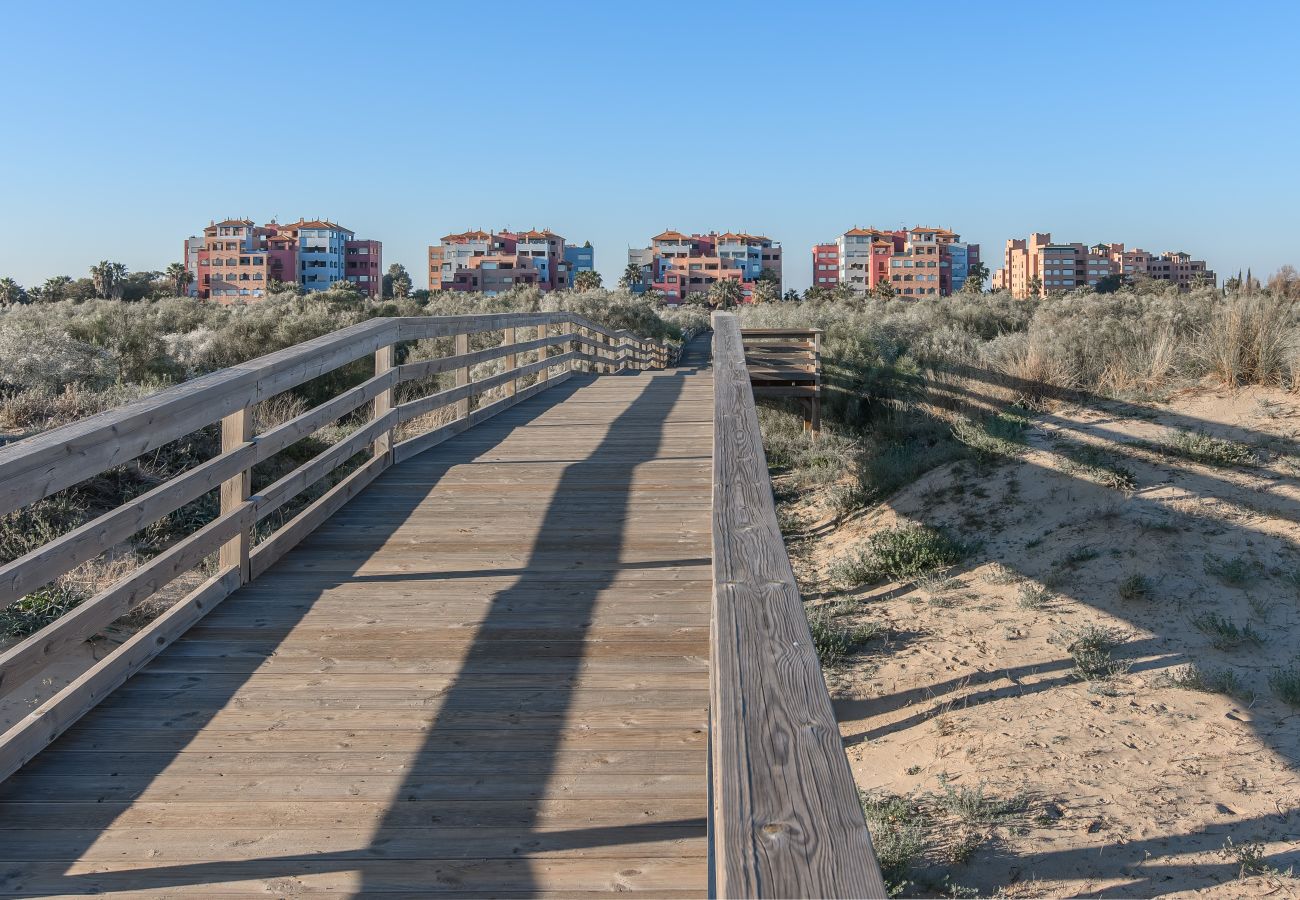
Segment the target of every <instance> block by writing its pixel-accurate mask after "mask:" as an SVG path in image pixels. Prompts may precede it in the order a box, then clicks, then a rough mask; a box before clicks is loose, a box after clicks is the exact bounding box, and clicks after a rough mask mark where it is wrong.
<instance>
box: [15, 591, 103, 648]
mask: <svg viewBox="0 0 1300 900" xmlns="http://www.w3.org/2000/svg"><path fill="white" fill-rule="evenodd" d="M85 599H86V596H85V594H83V593H81V592H80V591H77V590H74V589H72V588H69V587H64V586H62V585H59V584H53V585H50V586H49V587H45V588H42V589H41V590H39V591H34V592H32V593H30V594H28V595H27V596H26V597H23V598H22V599H21V600H19V601H18V602H16V603H13V604H11V605H10V606H7V607H5V608H4V609H0V635H3V636H4V637H11V638H25V637H27V636H28V635H31V634H35V633H36V632H38V631H40V630H41V629H42V628H44V627H45V626H46V625H49V624H50V623H51V622H53V621H54V620H55V619H58V618H59V617H61V616H62V615H63V614H64V613H66V612H68V611H69V610H71V609H73V608H74V607H76V606H78V605H79V604H80V603H81V602H82V601H83V600H85Z"/></svg>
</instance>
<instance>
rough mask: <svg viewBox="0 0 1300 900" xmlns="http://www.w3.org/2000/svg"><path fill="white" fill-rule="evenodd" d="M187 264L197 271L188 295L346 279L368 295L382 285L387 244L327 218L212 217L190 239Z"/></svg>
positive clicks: (228, 299)
mask: <svg viewBox="0 0 1300 900" xmlns="http://www.w3.org/2000/svg"><path fill="white" fill-rule="evenodd" d="M185 265H186V267H187V268H188V269H189V270H190V273H191V274H192V275H193V276H194V278H193V281H192V282H191V284H190V286H189V292H190V295H191V296H193V297H197V298H199V299H201V300H209V299H210V300H216V301H218V302H220V303H237V302H240V301H251V300H259V299H261V298H262V297H265V296H266V294H267V293H268V291H269V290H270V286H271V283H272V282H283V283H286V284H297V285H300V286H302V287H303V288H306V289H307V290H309V291H323V290H326V289H327V288H329V287H330V286H331V285H333V284H334V283H335V282H339V281H348V282H351V283H352V284H353V285H354V286H356V288H357V289H358V290H360V291H361V292H362V293H363V294H367V295H368V296H370V297H378V296H379V294H380V291H381V289H382V287H383V245H382V244H381V243H380V242H379V241H372V240H358V239H357V237H356V235H355V234H353V233H352V232H351V231H349V230H348V229H346V228H344V227H343V226H341V225H338V224H336V223H334V222H329V221H323V220H312V221H308V220H305V219H300V220H299V221H297V222H293V223H291V224H288V225H281V224H279V223H277V222H274V221H272V222H270V223H268V224H266V225H257V224H255V223H254V222H253V220H252V219H226V220H224V221H221V222H213V223H212V224H210V225H209V226H208V227H207V228H205V229H203V237H201V238H198V237H191V238H187V239H186V241H185Z"/></svg>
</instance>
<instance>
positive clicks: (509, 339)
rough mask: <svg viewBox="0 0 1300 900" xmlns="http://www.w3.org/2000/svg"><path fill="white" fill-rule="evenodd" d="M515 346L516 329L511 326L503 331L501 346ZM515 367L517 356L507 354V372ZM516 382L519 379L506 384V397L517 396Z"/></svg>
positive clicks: (512, 379) (513, 379)
mask: <svg viewBox="0 0 1300 900" xmlns="http://www.w3.org/2000/svg"><path fill="white" fill-rule="evenodd" d="M514 345H515V329H514V326H513V325H512V326H510V327H509V328H506V329H503V331H502V336H501V346H503V347H513V346H514ZM545 349H546V348H545V347H543V348H542V350H543V351H545ZM514 367H515V354H513V353H507V354H506V371H507V372H509V371H510V370H511V369H513V368H514ZM516 381H517V379H515V378H511V379H510V380H509V381H507V382H506V384H505V388H506V396H507V397H513V396H514V395H515V383H516Z"/></svg>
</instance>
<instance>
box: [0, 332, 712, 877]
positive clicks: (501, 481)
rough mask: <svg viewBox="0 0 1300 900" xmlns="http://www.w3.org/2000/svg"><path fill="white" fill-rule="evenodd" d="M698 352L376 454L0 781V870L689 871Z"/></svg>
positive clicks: (706, 551) (696, 781) (700, 571)
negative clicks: (338, 505) (245, 579)
mask: <svg viewBox="0 0 1300 900" xmlns="http://www.w3.org/2000/svg"><path fill="white" fill-rule="evenodd" d="M695 352H696V353H697V354H699V353H700V352H701V350H700V349H697V350H696V351H695ZM699 362H701V360H700V359H699V358H698V357H697V358H694V359H692V358H691V357H690V355H688V357H687V358H686V359H684V360H683V366H682V367H681V368H679V369H669V370H665V371H649V372H640V373H625V374H622V375H618V376H607V377H600V378H596V377H593V376H584V375H575V376H573V377H572V378H570V379H569V380H568V381H566V382H564V383H563V384H560V385H558V386H556V387H553V388H551V389H550V390H548V391H546V392H544V393H541V394H539V395H537V396H535V397H532V398H530V399H528V400H525V401H523V402H522V403H520V404H518V405H516V406H514V407H512V408H511V409H509V410H506V411H505V412H502V413H500V414H499V415H497V416H496V417H494V418H492V419H490V420H488V421H486V422H484V423H482V424H480V425H478V426H477V427H475V428H473V429H471V430H469V431H466V432H465V433H463V434H461V435H459V436H457V437H455V438H453V439H451V440H449V441H447V442H446V443H444V444H441V445H440V446H438V447H435V448H433V449H432V450H429V451H426V452H424V453H422V454H421V455H419V456H416V457H414V458H412V459H409V460H407V461H405V462H402V463H401V464H399V465H396V466H394V467H393V468H391V469H389V470H387V471H386V472H384V473H383V474H382V475H380V476H379V478H378V479H376V480H375V481H374V482H373V483H372V484H371V485H370V487H368V488H367V489H366V490H365V491H364V492H363V493H362V494H360V495H359V496H358V497H356V498H355V499H354V500H352V501H351V502H350V503H349V504H348V505H347V506H346V507H344V508H343V509H342V510H340V511H339V512H338V513H336V514H335V515H334V516H332V517H331V518H330V519H329V520H328V521H327V522H326V523H325V524H324V525H323V526H322V527H321V528H320V529H319V530H317V531H316V532H315V533H314V534H313V535H311V536H310V537H309V538H308V539H306V540H305V541H304V542H303V543H302V544H300V545H299V546H298V547H297V548H296V549H295V550H293V551H291V552H290V553H289V554H288V555H287V556H285V557H284V558H283V559H282V560H280V561H279V562H278V563H276V564H275V565H274V566H273V567H272V568H271V569H270V570H269V571H268V572H266V573H265V574H263V575H261V576H260V577H259V578H257V579H256V580H255V581H254V582H252V583H250V584H248V585H246V586H244V587H243V588H241V589H239V590H238V591H237V592H236V593H234V594H233V595H231V596H230V597H229V598H228V599H227V600H225V601H224V602H223V603H222V604H221V605H220V606H219V607H217V608H216V609H215V610H214V611H213V612H212V613H210V614H209V615H207V616H206V617H205V618H203V619H202V620H201V621H200V622H199V623H198V624H197V625H195V626H194V627H193V628H192V629H190V630H189V631H188V632H186V633H185V635H184V636H183V637H182V638H181V639H179V640H178V641H177V642H176V643H175V644H174V645H173V646H172V647H171V648H169V649H168V650H166V651H165V652H164V653H163V654H162V655H160V656H158V657H157V658H156V659H155V660H154V661H153V662H151V663H150V664H148V666H147V667H146V668H145V669H144V670H143V671H141V672H140V673H139V674H137V675H136V676H135V677H133V678H132V679H131V680H130V681H128V682H127V683H126V684H125V685H124V686H123V687H121V688H119V689H118V690H116V691H115V692H113V693H112V694H111V695H110V696H108V697H107V698H106V699H104V700H103V701H102V702H101V703H100V704H99V705H98V706H97V707H96V708H95V709H93V710H92V711H91V712H90V713H88V714H87V715H86V716H85V717H84V718H83V719H82V720H81V721H80V722H78V723H77V724H76V725H74V726H73V727H72V728H71V729H70V730H69V731H68V732H67V733H66V734H64V735H63V736H62V737H61V738H59V739H58V740H57V741H55V742H54V743H53V744H52V745H51V746H50V747H49V748H48V749H47V750H45V751H44V752H42V753H40V754H39V755H38V756H37V757H36V758H35V759H34V760H33V761H32V762H30V763H29V764H28V765H27V766H26V767H25V768H23V769H22V770H21V771H19V772H18V773H17V774H16V775H14V776H12V777H10V778H9V779H8V780H6V781H4V782H2V783H0V894H3V895H18V896H25V897H31V896H51V895H59V894H81V893H101V892H118V891H120V892H123V893H125V892H129V891H135V892H139V893H141V894H142V895H148V896H160V895H169V894H175V893H187V892H198V893H202V894H204V895H208V896H221V895H227V896H246V895H248V894H252V893H256V894H263V895H266V894H270V895H273V896H284V895H289V894H295V893H299V892H308V891H332V892H340V893H346V894H351V895H357V894H386V893H394V892H397V893H400V892H410V893H414V894H420V895H425V896H427V895H430V894H436V895H440V896H441V895H448V896H453V895H457V896H458V895H491V896H496V897H509V896H532V895H537V894H545V893H548V892H550V893H554V894H557V895H564V896H576V895H582V894H584V893H587V892H606V891H611V890H635V891H645V892H648V893H650V894H653V895H654V896H692V897H694V896H700V895H702V894H704V893H705V892H706V890H707V877H708V875H707V861H706V818H707V800H706V797H707V790H708V786H707V783H706V764H707V717H708V709H707V707H708V697H709V672H708V666H709V616H710V613H709V606H710V593H711V588H712V581H711V577H712V576H711V570H710V564H711V541H710V490H711V483H712V481H711V466H712V449H713V428H714V426H713V413H714V410H713V384H712V377H711V374H710V372H709V371H708V369H707V367H702V366H700V367H697V365H693V364H698V363H699Z"/></svg>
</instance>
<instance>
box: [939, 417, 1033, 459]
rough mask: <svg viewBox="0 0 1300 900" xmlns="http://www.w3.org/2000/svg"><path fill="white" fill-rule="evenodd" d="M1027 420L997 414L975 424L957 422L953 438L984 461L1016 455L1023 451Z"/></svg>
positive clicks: (954, 426)
mask: <svg viewBox="0 0 1300 900" xmlns="http://www.w3.org/2000/svg"><path fill="white" fill-rule="evenodd" d="M1028 427H1029V420H1028V419H1026V418H1024V417H1023V416H1013V415H1007V414H1006V413H998V414H996V415H992V416H988V417H987V418H985V419H982V420H980V421H978V422H975V421H972V420H970V419H965V418H962V419H958V420H957V422H956V423H955V424H954V425H953V427H952V434H953V437H954V438H956V439H957V441H958V442H959V443H962V444H965V445H966V446H967V447H969V448H970V449H971V450H973V451H974V452H975V455H976V456H977V457H978V458H980V459H983V460H989V459H994V458H997V457H1010V456H1016V455H1018V454H1019V453H1021V452H1022V451H1023V450H1024V449H1025V441H1024V431H1025V429H1026V428H1028Z"/></svg>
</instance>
